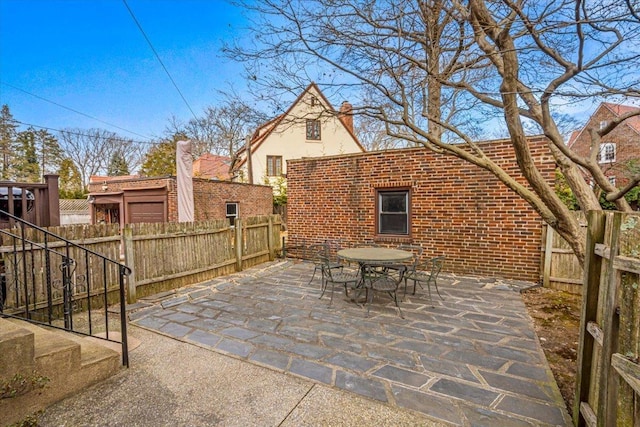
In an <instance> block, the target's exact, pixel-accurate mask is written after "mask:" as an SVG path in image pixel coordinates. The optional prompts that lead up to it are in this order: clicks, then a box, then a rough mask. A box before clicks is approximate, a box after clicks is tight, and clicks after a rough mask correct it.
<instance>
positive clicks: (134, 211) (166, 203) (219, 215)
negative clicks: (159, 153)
mask: <svg viewBox="0 0 640 427" xmlns="http://www.w3.org/2000/svg"><path fill="white" fill-rule="evenodd" d="M193 201H194V219H195V220H196V221H203V220H210V219H223V218H227V219H229V221H230V222H231V224H233V223H234V221H235V219H236V218H240V217H243V218H246V217H252V216H259V215H270V214H271V213H272V210H273V192H272V189H271V187H269V186H266V185H251V184H243V183H237V182H231V181H216V180H209V179H202V178H193ZM89 203H90V205H91V208H90V213H91V223H92V224H96V223H119V224H120V226H123V225H124V224H131V223H139V222H177V221H178V191H177V179H176V177H175V176H168V177H155V178H140V177H133V178H132V177H104V176H92V177H91V179H90V182H89Z"/></svg>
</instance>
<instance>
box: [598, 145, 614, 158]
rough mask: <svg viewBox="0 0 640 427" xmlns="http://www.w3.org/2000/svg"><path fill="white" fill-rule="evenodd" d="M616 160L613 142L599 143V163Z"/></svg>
mask: <svg viewBox="0 0 640 427" xmlns="http://www.w3.org/2000/svg"><path fill="white" fill-rule="evenodd" d="M615 161H616V144H614V143H613V142H605V143H604V144H602V145H600V152H599V153H598V162H599V163H613V162H615Z"/></svg>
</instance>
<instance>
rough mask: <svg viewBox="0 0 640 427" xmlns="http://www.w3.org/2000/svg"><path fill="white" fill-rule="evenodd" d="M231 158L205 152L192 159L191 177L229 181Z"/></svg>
mask: <svg viewBox="0 0 640 427" xmlns="http://www.w3.org/2000/svg"><path fill="white" fill-rule="evenodd" d="M230 169H231V158H230V157H225V156H217V155H215V154H210V153H206V154H203V155H202V156H200V157H198V158H197V159H196V160H194V161H193V177H194V178H207V179H216V180H218V181H229V180H230V179H231V173H230Z"/></svg>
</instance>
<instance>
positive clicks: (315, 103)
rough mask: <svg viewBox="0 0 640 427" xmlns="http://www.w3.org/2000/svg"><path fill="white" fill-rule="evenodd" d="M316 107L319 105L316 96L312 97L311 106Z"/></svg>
mask: <svg viewBox="0 0 640 427" xmlns="http://www.w3.org/2000/svg"><path fill="white" fill-rule="evenodd" d="M316 105H318V98H316V97H315V96H313V95H311V106H312V107H315V106H316Z"/></svg>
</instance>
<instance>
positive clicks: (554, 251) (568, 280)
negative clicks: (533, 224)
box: [540, 212, 587, 294]
mask: <svg viewBox="0 0 640 427" xmlns="http://www.w3.org/2000/svg"><path fill="white" fill-rule="evenodd" d="M575 214H576V216H577V217H578V221H579V222H580V225H581V232H582V233H583V238H584V236H585V235H586V232H587V220H586V217H585V215H584V213H583V212H575ZM544 227H545V228H544V231H543V233H542V268H541V270H540V271H541V272H542V286H544V287H545V288H552V289H557V290H561V291H567V292H571V293H577V294H579V293H581V292H582V265H581V264H580V262H579V261H578V258H577V257H576V256H575V255H574V254H573V250H572V249H571V247H570V246H569V244H568V243H567V242H566V241H565V240H564V239H563V238H562V237H561V236H560V235H559V234H558V233H556V232H555V230H554V229H553V228H551V226H550V225H548V224H546V225H545V226H544Z"/></svg>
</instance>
